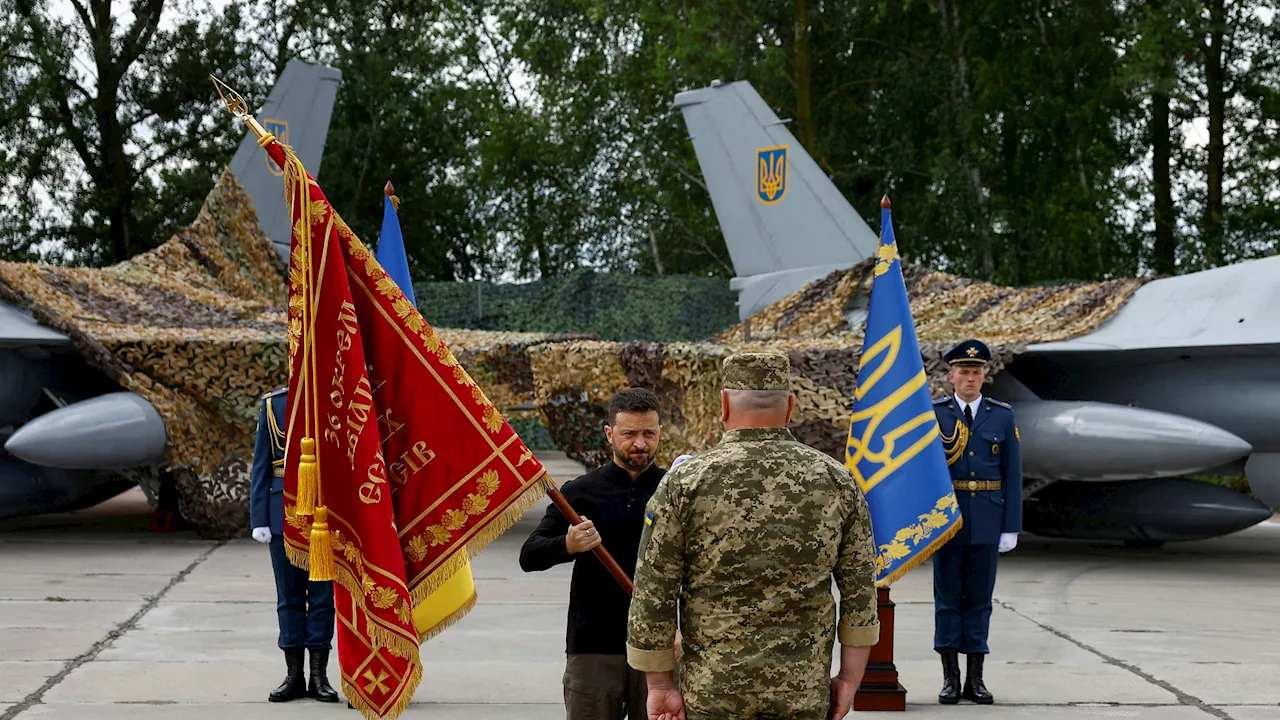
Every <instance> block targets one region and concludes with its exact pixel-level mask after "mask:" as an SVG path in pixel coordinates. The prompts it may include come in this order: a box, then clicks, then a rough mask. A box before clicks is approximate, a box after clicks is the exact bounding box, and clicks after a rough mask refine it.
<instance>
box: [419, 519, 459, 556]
mask: <svg viewBox="0 0 1280 720" xmlns="http://www.w3.org/2000/svg"><path fill="white" fill-rule="evenodd" d="M452 537H453V533H451V532H449V531H448V530H445V529H444V527H443V526H440V525H429V526H427V529H426V531H425V532H424V533H423V534H422V535H419V536H418V537H417V538H415V539H418V540H421V539H422V538H426V539H427V542H428V543H429V544H430V545H431V547H435V546H437V545H444V544H445V543H447V542H449V539H450V538H452ZM424 555H425V554H424ZM418 562H422V561H421V560H419V561H418Z"/></svg>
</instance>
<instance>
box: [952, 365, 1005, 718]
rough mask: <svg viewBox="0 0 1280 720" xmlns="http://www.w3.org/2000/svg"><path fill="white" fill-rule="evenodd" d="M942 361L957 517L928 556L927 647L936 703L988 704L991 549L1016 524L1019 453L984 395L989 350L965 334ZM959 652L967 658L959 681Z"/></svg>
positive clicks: (997, 408) (1001, 414) (998, 549)
mask: <svg viewBox="0 0 1280 720" xmlns="http://www.w3.org/2000/svg"><path fill="white" fill-rule="evenodd" d="M943 359H944V360H945V361H946V362H947V363H948V364H950V366H951V369H950V371H949V372H948V374H947V377H948V379H950V381H951V385H952V387H953V388H954V390H955V392H954V394H953V395H951V396H950V397H945V398H941V399H939V400H936V401H934V404H933V409H934V413H935V415H936V416H937V418H938V428H939V430H940V432H941V434H942V444H943V448H944V449H945V450H946V455H947V465H948V466H949V467H950V469H951V480H952V485H953V487H954V489H955V493H956V500H957V501H958V502H959V504H960V515H961V517H962V518H963V523H962V526H961V528H960V531H959V532H958V533H956V535H955V537H953V538H952V539H951V540H950V541H948V542H947V544H945V545H943V546H942V547H941V548H939V549H938V550H937V552H935V553H934V555H933V606H934V635H933V646H934V649H935V650H937V652H938V653H939V654H940V655H941V656H942V677H943V684H942V691H941V692H940V693H939V694H938V702H940V703H943V704H947V705H951V704H955V703H957V702H959V701H960V698H965V699H966V700H972V701H973V702H976V703H981V704H984V705H986V704H990V703H992V702H994V698H992V696H991V693H990V692H988V691H987V688H986V686H985V685H984V684H983V682H982V661H983V659H984V658H985V657H986V655H987V652H988V648H987V632H988V629H989V627H990V623H991V595H992V593H993V592H994V591H995V585H996V559H997V557H998V553H1002V552H1008V551H1009V550H1012V549H1013V548H1014V546H1016V545H1017V543H1018V533H1019V532H1021V530H1022V451H1021V449H1020V446H1019V441H1020V438H1019V437H1018V427H1017V425H1016V423H1015V422H1014V418H1013V408H1011V407H1009V405H1008V404H1007V403H1003V402H1000V401H999V400H993V399H992V398H989V397H984V396H983V394H982V384H983V382H985V381H986V378H987V368H988V365H989V363H990V362H991V351H990V350H988V349H987V346H986V345H984V344H982V343H981V342H979V341H978V340H965V341H964V342H962V343H960V344H958V345H956V346H955V347H954V348H952V349H951V350H950V351H948V352H947V354H946V355H944V356H943ZM958 653H964V654H965V656H966V660H967V667H966V673H965V678H964V687H963V689H961V686H960V664H959V660H958Z"/></svg>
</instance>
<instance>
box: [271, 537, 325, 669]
mask: <svg viewBox="0 0 1280 720" xmlns="http://www.w3.org/2000/svg"><path fill="white" fill-rule="evenodd" d="M269 547H270V548H271V570H272V572H274V573H275V576H276V614H277V615H278V616H279V618H280V639H279V645H280V649H281V650H287V649H289V648H307V649H310V650H328V649H330V647H331V643H332V641H333V621H334V607H333V583H332V582H312V581H311V580H309V579H308V578H309V577H310V573H308V572H307V571H306V570H303V569H302V568H299V567H296V566H294V565H293V564H292V563H290V562H289V558H288V556H286V555H285V552H284V536H282V535H275V534H272V535H271V543H270V545H269ZM308 608H309V609H308Z"/></svg>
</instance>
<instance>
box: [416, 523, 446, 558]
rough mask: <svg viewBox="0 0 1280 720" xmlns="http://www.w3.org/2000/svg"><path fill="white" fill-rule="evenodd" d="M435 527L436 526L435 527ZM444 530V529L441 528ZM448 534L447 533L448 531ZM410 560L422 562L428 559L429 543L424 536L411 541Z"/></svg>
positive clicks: (417, 536) (418, 536)
mask: <svg viewBox="0 0 1280 720" xmlns="http://www.w3.org/2000/svg"><path fill="white" fill-rule="evenodd" d="M433 527H434V526H433ZM440 529H441V530H444V528H440ZM446 532H447V531H446ZM407 550H408V552H409V559H410V560H412V561H413V562H422V561H423V560H425V559H427V541H426V539H425V538H424V537H423V536H422V535H416V536H414V538H413V539H412V540H410V541H409V547H408V548H407Z"/></svg>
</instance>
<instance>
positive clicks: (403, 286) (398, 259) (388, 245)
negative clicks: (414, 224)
mask: <svg viewBox="0 0 1280 720" xmlns="http://www.w3.org/2000/svg"><path fill="white" fill-rule="evenodd" d="M392 192H394V190H393V189H392V187H391V183H390V182H388V183H387V187H386V190H385V191H384V193H383V199H382V232H381V233H379V234H378V251H377V253H376V256H377V258H378V264H379V265H381V266H382V269H383V270H386V271H387V275H390V276H391V279H392V280H395V281H396V285H399V286H400V292H402V293H404V296H405V297H406V298H408V300H409V302H411V303H413V306H414V307H417V306H418V300H417V298H415V297H414V296H413V281H412V280H410V279H409V256H408V255H406V254H405V251H404V237H403V236H402V235H401V234H400V218H399V216H398V215H397V214H396V210H397V209H398V208H399V206H400V199H399V198H397V197H396V196H395V195H392V194H391V193H392Z"/></svg>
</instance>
